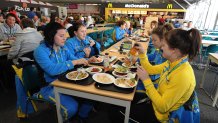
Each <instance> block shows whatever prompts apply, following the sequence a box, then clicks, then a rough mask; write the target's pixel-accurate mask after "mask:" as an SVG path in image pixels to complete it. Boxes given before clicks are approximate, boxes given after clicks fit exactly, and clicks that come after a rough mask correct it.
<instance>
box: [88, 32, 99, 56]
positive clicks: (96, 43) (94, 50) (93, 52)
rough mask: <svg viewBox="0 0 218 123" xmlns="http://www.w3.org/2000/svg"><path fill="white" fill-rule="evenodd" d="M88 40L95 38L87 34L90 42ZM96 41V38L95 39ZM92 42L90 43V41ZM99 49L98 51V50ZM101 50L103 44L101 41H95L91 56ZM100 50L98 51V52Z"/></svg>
mask: <svg viewBox="0 0 218 123" xmlns="http://www.w3.org/2000/svg"><path fill="white" fill-rule="evenodd" d="M88 40H93V39H92V38H91V37H89V36H87V42H88V43H89V41H88ZM93 41H95V40H93ZM89 44H90V43H89ZM96 50H97V51H96ZM100 50H101V45H100V43H98V42H97V41H95V45H94V46H92V47H91V53H90V56H93V55H96V54H98V53H100ZM97 52H98V53H97Z"/></svg>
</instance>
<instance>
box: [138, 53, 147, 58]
mask: <svg viewBox="0 0 218 123" xmlns="http://www.w3.org/2000/svg"><path fill="white" fill-rule="evenodd" d="M139 58H147V55H146V53H142V54H139Z"/></svg>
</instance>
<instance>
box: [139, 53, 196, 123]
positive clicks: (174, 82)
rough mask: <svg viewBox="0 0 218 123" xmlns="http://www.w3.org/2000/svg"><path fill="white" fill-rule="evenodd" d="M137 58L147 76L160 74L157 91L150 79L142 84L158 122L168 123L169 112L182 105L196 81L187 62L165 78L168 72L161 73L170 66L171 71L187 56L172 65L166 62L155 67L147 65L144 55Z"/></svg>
mask: <svg viewBox="0 0 218 123" xmlns="http://www.w3.org/2000/svg"><path fill="white" fill-rule="evenodd" d="M139 58H140V63H141V65H142V66H143V68H144V69H145V70H146V71H147V72H148V73H149V74H161V77H160V81H159V83H158V88H157V89H155V87H154V86H153V85H152V81H151V79H146V80H144V81H143V84H144V86H145V88H146V94H147V95H148V97H149V98H150V99H151V100H152V105H153V108H154V111H155V115H156V117H157V119H158V120H159V121H160V122H165V121H168V116H169V112H171V111H174V110H177V109H178V108H179V107H180V106H181V105H183V104H184V103H185V102H186V101H187V100H188V99H189V98H190V96H191V94H192V93H193V91H194V88H195V85H196V81H195V75H194V72H193V69H192V67H191V65H190V64H189V62H185V63H184V64H182V65H181V66H180V67H178V68H177V69H175V70H174V71H173V72H172V73H170V74H169V76H168V77H167V74H168V71H166V72H164V73H163V70H164V68H165V67H168V66H169V65H170V69H169V70H171V69H172V68H173V67H174V66H176V65H177V64H178V63H180V62H181V61H182V60H183V59H184V58H187V56H186V57H183V58H181V59H179V60H177V61H175V62H173V63H170V62H169V61H166V62H164V63H163V64H160V65H155V66H152V65H151V64H150V63H149V61H148V58H147V56H146V54H140V55H139ZM166 78H168V81H167V79H166ZM150 85H151V86H150ZM146 86H147V87H146ZM145 110H146V109H145Z"/></svg>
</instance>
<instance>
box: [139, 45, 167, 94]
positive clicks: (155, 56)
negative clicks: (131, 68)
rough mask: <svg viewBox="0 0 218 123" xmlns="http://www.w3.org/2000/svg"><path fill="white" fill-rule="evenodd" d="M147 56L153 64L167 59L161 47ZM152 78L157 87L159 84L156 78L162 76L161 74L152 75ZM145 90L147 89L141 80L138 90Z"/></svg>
mask: <svg viewBox="0 0 218 123" xmlns="http://www.w3.org/2000/svg"><path fill="white" fill-rule="evenodd" d="M147 56H148V60H149V62H150V63H151V64H152V65H158V64H162V63H163V62H165V61H166V59H165V58H163V57H162V52H161V50H159V49H156V50H155V51H154V52H152V53H150V54H147ZM150 78H151V80H152V82H154V85H155V87H157V86H158V84H157V83H156V80H158V79H159V78H160V74H157V75H150ZM144 90H145V88H144V85H143V83H142V81H141V80H139V82H138V85H137V91H138V92H140V91H142V92H144Z"/></svg>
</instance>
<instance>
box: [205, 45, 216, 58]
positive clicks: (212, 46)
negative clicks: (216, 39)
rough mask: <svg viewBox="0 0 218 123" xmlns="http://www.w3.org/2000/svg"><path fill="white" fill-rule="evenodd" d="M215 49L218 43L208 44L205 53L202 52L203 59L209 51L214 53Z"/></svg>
mask: <svg viewBox="0 0 218 123" xmlns="http://www.w3.org/2000/svg"><path fill="white" fill-rule="evenodd" d="M217 51H218V45H216V44H212V45H210V46H208V47H207V48H206V50H205V53H204V54H203V60H204V59H205V58H207V57H208V54H209V53H215V52H217Z"/></svg>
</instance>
